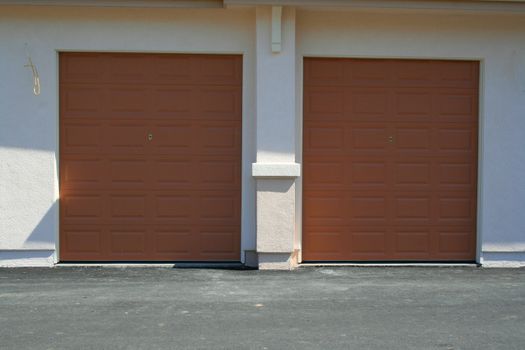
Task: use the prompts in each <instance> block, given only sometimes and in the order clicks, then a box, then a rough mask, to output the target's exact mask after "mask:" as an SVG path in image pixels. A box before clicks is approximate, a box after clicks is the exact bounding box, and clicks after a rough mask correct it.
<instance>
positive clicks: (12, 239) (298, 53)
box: [0, 6, 525, 265]
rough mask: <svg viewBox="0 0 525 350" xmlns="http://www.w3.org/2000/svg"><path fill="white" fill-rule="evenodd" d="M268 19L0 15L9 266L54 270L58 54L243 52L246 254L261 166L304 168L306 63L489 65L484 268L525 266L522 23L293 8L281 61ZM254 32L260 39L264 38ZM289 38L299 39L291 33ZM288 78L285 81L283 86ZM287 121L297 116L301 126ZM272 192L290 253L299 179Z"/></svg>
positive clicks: (484, 92) (1, 231)
mask: <svg viewBox="0 0 525 350" xmlns="http://www.w3.org/2000/svg"><path fill="white" fill-rule="evenodd" d="M266 12H268V14H269V13H270V12H269V9H263V10H262V12H261V11H259V15H260V16H256V9H255V8H253V7H252V8H229V9H194V10H190V9H145V8H140V9H133V8H127V9H118V8H85V7H75V8H67V7H40V6H38V7H28V6H20V7H16V6H14V7H8V6H2V7H1V9H0V183H1V185H0V265H2V264H3V265H23V264H26V265H27V264H29V265H38V264H41V265H50V264H52V263H53V262H54V261H56V255H55V248H56V246H57V243H58V242H57V240H58V207H57V204H56V203H57V202H56V200H57V198H58V181H57V173H58V168H57V155H58V148H57V147H58V73H57V72H58V55H57V51H61V50H63V51H124V52H174V53H176V52H184V53H242V54H243V55H244V78H243V79H244V81H243V170H242V171H243V177H242V181H243V195H242V203H243V206H242V250H243V251H244V250H246V251H251V250H254V249H256V246H257V245H256V233H255V232H256V218H255V216H256V187H255V183H256V181H255V180H254V179H253V178H252V176H251V175H252V163H254V162H257V163H261V164H263V163H268V164H270V165H271V164H274V163H287V164H293V163H294V162H297V163H300V162H301V159H302V151H301V150H302V59H303V57H304V56H321V57H322V56H331V57H375V58H382V57H384V58H392V57H395V58H432V59H436V58H439V59H474V60H480V61H481V71H482V76H481V78H482V81H481V87H480V88H481V91H480V107H481V108H480V112H481V115H480V147H479V148H480V164H479V168H480V172H479V174H480V178H479V198H480V199H479V203H478V204H479V205H478V206H479V208H478V231H479V234H478V237H479V239H478V244H479V252H480V254H479V258H480V260H484V262H488V263H500V264H505V263H506V262H512V261H514V262H516V261H522V262H523V263H525V219H524V218H523V217H524V216H523V212H524V210H525V176H524V174H525V137H523V132H524V131H525V102H524V101H525V40H524V38H525V15H523V14H489V13H462V14H458V13H451V12H446V11H439V12H435V11H434V12H428V11H427V12H425V11H412V12H407V11H402V10H390V11H380V10H374V11H367V10H362V9H361V10H348V9H338V10H330V11H329V10H312V9H310V10H306V9H301V8H297V9H296V10H295V11H294V12H293V11H287V10H286V9H285V11H284V16H283V18H284V19H285V22H284V23H283V32H284V34H283V52H284V55H283V56H279V54H272V53H268V52H266V51H265V50H266V49H269V48H270V42H269V41H268V42H267V43H266V42H265V41H266V40H267V39H268V40H269V37H270V33H269V32H266V30H269V29H267V28H270V26H269V22H268V21H269V20H270V19H269V17H268V16H267V14H265V13H266ZM292 13H295V15H294V16H292V15H291V14H292ZM292 18H293V19H294V20H293V21H292V20H291V19H292ZM257 21H259V22H257ZM293 23H295V26H294V25H293ZM257 28H259V30H262V32H259V34H257V33H256V31H257ZM293 32H295V35H292V34H290V33H293ZM290 35H291V36H290ZM257 40H258V41H257ZM24 43H27V44H28V49H29V52H30V54H31V56H32V58H33V62H34V63H35V64H36V65H37V68H38V70H39V72H40V77H41V82H42V94H41V95H40V96H34V95H33V94H32V80H31V72H30V70H29V69H28V68H25V67H24V64H26V57H25V51H24ZM290 43H293V45H294V46H295V49H294V50H295V57H294V55H293V54H292V55H290V52H289V51H288V49H289V47H288V46H287V45H289V44H290ZM266 45H267V46H266ZM261 48H263V49H264V50H261ZM290 58H291V59H290ZM258 60H259V61H258ZM257 76H258V77H259V78H260V79H259V80H258V79H257ZM280 78H284V84H279V83H278V80H279V79H280ZM294 82H295V83H294ZM268 89H270V90H268ZM272 89H275V91H274V90H272ZM258 90H259V91H258ZM266 90H268V91H266ZM261 103H263V104H261ZM294 106H295V107H294ZM290 114H294V116H295V125H294V123H293V118H291V119H290ZM263 116H264V118H266V119H265V120H266V121H271V120H275V123H274V124H279V125H274V124H272V123H264V122H263V123H262V124H261V126H260V127H259V129H258V130H256V118H262V117H263ZM259 122H260V120H259V121H257V123H259ZM272 126H273V127H272ZM272 166H273V165H272ZM266 168H267V167H266ZM266 168H265V166H263V168H261V169H263V170H265V169H266ZM265 171H267V170H265ZM264 181H273V180H264ZM279 181H280V180H279ZM279 181H277V182H275V183H276V184H277V183H278V182H279ZM289 181H291V182H290V184H292V183H293V180H289ZM264 184H266V182H264ZM277 187H278V186H277ZM268 188H270V187H268V186H266V187H264V188H262V190H261V191H260V193H261V195H262V196H263V197H261V203H262V202H263V200H264V203H266V204H268V206H267V207H265V208H266V209H268V211H263V212H261V213H262V214H264V215H263V216H266V214H267V213H270V216H273V214H271V213H272V210H273V209H275V208H279V205H285V206H286V207H288V208H293V207H294V206H295V213H292V212H289V211H288V210H287V212H284V213H280V215H281V214H282V215H284V216H285V217H286V218H292V220H295V229H293V230H292V229H291V228H290V227H289V225H288V224H289V223H288V220H281V221H282V222H283V225H288V226H287V228H286V230H282V232H288V233H290V234H291V235H292V237H279V238H280V239H281V238H282V241H281V242H285V244H288V245H289V243H286V242H289V241H288V239H289V238H291V239H293V238H294V237H295V242H294V247H293V248H295V249H300V247H301V235H300V233H301V220H302V216H301V203H302V183H301V178H300V177H299V178H298V179H297V180H296V182H295V185H294V186H291V187H290V188H293V189H295V190H294V192H295V194H294V196H295V201H291V202H290V201H289V199H290V198H289V197H287V196H284V197H283V198H284V199H283V201H281V202H280V203H279V200H275V198H274V197H275V196H274V194H276V193H277V192H279V191H278V189H275V190H272V191H270V192H267V191H266V190H267V189H268ZM271 192H276V193H273V194H272V193H271ZM266 195H267V196H266ZM290 203H292V204H290ZM293 203H295V204H293ZM261 208H262V207H261ZM263 209H264V208H263ZM291 210H292V209H290V211H291ZM262 214H261V215H262ZM265 220H271V218H268V219H265ZM275 225H278V222H277V221H274V222H271V223H268V225H266V226H265V227H268V228H267V229H266V230H267V231H268V232H270V231H271V232H281V231H279V230H281V229H283V228H284V226H283V227H276V228H273V226H275ZM292 231H293V232H292ZM294 235H295V236H294ZM261 242H262V241H261ZM272 242H273V241H272ZM272 242H270V241H268V242H266V243H269V244H268V245H266V246H267V247H269V248H268V250H269V252H271V251H272V249H273V250H275V251H276V252H277V253H279V252H280V251H281V250H282V251H287V252H288V250H289V249H288V248H287V249H284V250H283V249H281V250H280V249H277V248H275V249H274V248H272V244H271V243H272ZM262 243H263V242H262ZM265 249H266V248H265ZM241 258H244V255H243V256H241Z"/></svg>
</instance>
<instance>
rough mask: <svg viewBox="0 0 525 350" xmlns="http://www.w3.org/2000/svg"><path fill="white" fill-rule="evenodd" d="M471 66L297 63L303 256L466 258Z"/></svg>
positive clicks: (472, 159)
mask: <svg viewBox="0 0 525 350" xmlns="http://www.w3.org/2000/svg"><path fill="white" fill-rule="evenodd" d="M478 75H479V65H478V63H477V62H467V61H427V60H417V61H416V60H367V59H319V58H307V59H305V61H304V158H303V162H304V163H303V164H304V188H303V191H304V192H303V193H304V195H303V196H304V200H303V201H304V202H303V207H304V211H303V260H305V261H472V260H474V259H475V246H476V182H477V132H478Z"/></svg>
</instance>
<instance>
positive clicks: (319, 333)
mask: <svg viewBox="0 0 525 350" xmlns="http://www.w3.org/2000/svg"><path fill="white" fill-rule="evenodd" d="M0 342H1V343H0V348H2V349H327V350H331V349H403V350H406V349H441V350H442V349H477V350H479V349H505V350H511V349H520V350H522V349H524V348H525V269H481V268H434V267H429V268H397V267H390V268H380V267H370V268H345V267H342V268H328V267H327V268H313V267H312V268H302V269H299V270H298V271H293V272H271V271H249V270H247V271H242V270H241V271H235V270H218V269H170V268H72V267H59V268H53V269H36V268H35V269H33V268H20V269H0Z"/></svg>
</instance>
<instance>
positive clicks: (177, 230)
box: [154, 226, 192, 260]
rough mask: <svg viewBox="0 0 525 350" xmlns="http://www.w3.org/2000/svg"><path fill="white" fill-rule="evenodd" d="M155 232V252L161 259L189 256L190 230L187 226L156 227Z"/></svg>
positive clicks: (190, 248) (190, 253)
mask: <svg viewBox="0 0 525 350" xmlns="http://www.w3.org/2000/svg"><path fill="white" fill-rule="evenodd" d="M154 233H155V252H156V254H157V255H158V256H159V257H160V258H161V259H162V258H164V259H166V260H171V259H172V257H173V256H174V255H175V256H179V257H191V255H192V232H191V230H190V228H189V227H187V228H184V227H180V226H177V227H158V228H155V229H154Z"/></svg>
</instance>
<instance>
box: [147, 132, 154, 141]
mask: <svg viewBox="0 0 525 350" xmlns="http://www.w3.org/2000/svg"><path fill="white" fill-rule="evenodd" d="M151 140H153V134H152V133H151V132H150V133H149V134H148V141H151Z"/></svg>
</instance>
